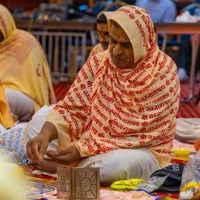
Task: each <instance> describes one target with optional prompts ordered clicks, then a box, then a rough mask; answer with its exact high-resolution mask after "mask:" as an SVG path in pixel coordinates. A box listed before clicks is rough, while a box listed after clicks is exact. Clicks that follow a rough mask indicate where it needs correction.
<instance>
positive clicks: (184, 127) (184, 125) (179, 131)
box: [175, 101, 200, 143]
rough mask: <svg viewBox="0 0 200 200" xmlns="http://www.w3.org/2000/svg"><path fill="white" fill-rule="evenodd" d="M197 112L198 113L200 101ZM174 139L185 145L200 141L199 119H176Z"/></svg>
mask: <svg viewBox="0 0 200 200" xmlns="http://www.w3.org/2000/svg"><path fill="white" fill-rule="evenodd" d="M197 110H198V112H199V113H200V101H199V102H198V105H197ZM175 139H177V140H179V141H181V142H186V143H194V142H195V141H196V140H200V118H178V119H177V126H176V134H175Z"/></svg>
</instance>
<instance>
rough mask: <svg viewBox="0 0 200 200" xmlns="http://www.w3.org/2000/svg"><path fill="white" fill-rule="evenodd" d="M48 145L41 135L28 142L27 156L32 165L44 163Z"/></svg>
mask: <svg viewBox="0 0 200 200" xmlns="http://www.w3.org/2000/svg"><path fill="white" fill-rule="evenodd" d="M48 145H49V141H48V140H47V139H45V138H44V137H42V136H40V135H38V136H36V137H35V138H32V139H30V140H29V141H28V142H27V145H26V156H27V158H29V159H30V160H31V163H32V164H39V163H41V162H42V161H43V158H44V154H45V153H46V151H47V147H48Z"/></svg>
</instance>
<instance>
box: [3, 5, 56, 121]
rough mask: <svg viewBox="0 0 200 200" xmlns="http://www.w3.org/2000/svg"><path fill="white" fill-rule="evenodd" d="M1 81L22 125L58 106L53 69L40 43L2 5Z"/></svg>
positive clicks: (11, 107) (12, 109) (13, 111)
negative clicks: (42, 110)
mask: <svg viewBox="0 0 200 200" xmlns="http://www.w3.org/2000/svg"><path fill="white" fill-rule="evenodd" d="M0 52H1V53H0V65H1V69H0V80H1V82H2V84H3V86H4V88H6V90H5V93H6V97H7V100H8V103H9V106H10V109H11V112H12V113H13V114H14V115H16V117H17V119H18V120H19V121H28V120H30V119H31V117H32V115H33V114H34V112H35V111H37V110H38V109H39V108H41V107H42V106H43V105H45V104H47V105H49V104H52V103H55V96H54V91H53V87H52V83H51V77H50V73H49V66H48V63H47V60H46V57H45V54H44V52H43V49H42V48H41V45H40V44H39V42H38V41H37V40H36V38H34V36H32V35H31V34H30V33H28V32H26V31H23V30H19V29H17V28H16V26H15V22H14V19H13V17H12V15H11V13H10V12H9V10H8V9H7V8H5V7H4V6H3V5H0Z"/></svg>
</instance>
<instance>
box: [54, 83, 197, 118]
mask: <svg viewBox="0 0 200 200" xmlns="http://www.w3.org/2000/svg"><path fill="white" fill-rule="evenodd" d="M53 86H54V90H55V95H56V98H57V101H59V100H61V99H62V98H63V97H64V96H65V94H66V92H67V90H68V89H69V88H70V83H68V82H61V83H57V84H54V85H53ZM199 88H200V87H199V83H198V82H196V83H195V94H197V93H198V90H199ZM189 89H190V85H189V82H184V83H181V99H183V98H186V97H188V95H189ZM195 101H196V100H195V99H192V100H191V101H190V102H189V103H183V102H181V103H180V107H179V112H178V115H177V117H183V118H199V117H200V114H199V113H198V112H197V104H196V102H195Z"/></svg>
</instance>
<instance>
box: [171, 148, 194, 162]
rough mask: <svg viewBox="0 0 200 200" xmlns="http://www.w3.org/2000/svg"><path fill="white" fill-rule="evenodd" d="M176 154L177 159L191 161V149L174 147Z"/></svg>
mask: <svg viewBox="0 0 200 200" xmlns="http://www.w3.org/2000/svg"><path fill="white" fill-rule="evenodd" d="M173 151H174V154H175V157H176V158H179V159H183V160H189V156H190V152H191V149H190V148H187V147H174V148H173Z"/></svg>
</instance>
